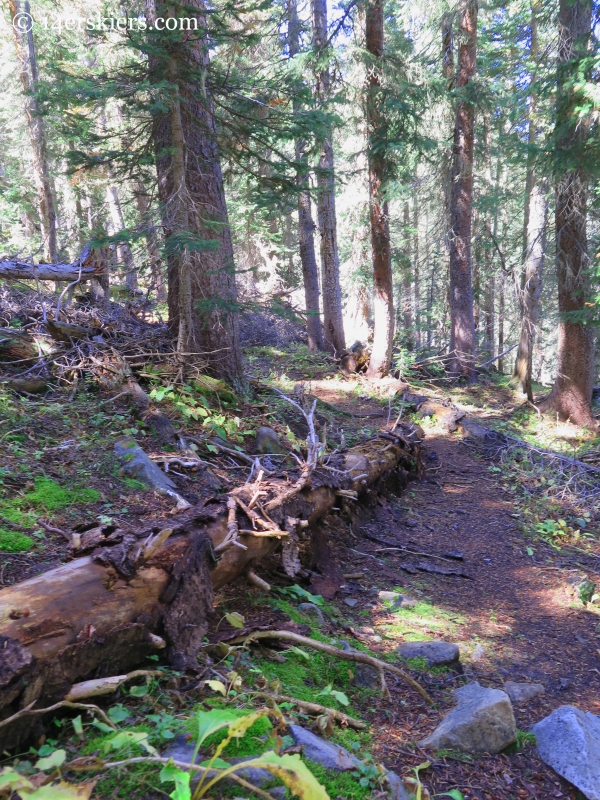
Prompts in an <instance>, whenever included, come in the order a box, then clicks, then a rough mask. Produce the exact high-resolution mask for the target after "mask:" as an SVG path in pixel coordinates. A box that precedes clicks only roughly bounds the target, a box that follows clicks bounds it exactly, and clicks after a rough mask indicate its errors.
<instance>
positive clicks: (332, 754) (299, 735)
mask: <svg viewBox="0 0 600 800" xmlns="http://www.w3.org/2000/svg"><path fill="white" fill-rule="evenodd" d="M290 733H291V734H292V736H293V737H294V742H295V743H296V744H297V745H301V746H302V754H303V755H304V757H305V758H309V759H310V760H311V761H316V762H317V764H321V766H323V767H325V768H326V769H334V770H336V771H337V772H346V771H347V770H350V769H356V765H357V764H358V763H359V762H358V759H356V758H354V757H353V756H351V755H350V753H349V752H348V751H347V750H346V749H345V748H344V747H341V746H340V745H339V744H333V742H328V741H326V740H325V739H322V738H321V737H320V736H316V735H315V734H314V733H311V732H310V731H307V730H306V728H302V727H300V725H290Z"/></svg>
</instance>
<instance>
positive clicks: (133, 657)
mask: <svg viewBox="0 0 600 800" xmlns="http://www.w3.org/2000/svg"><path fill="white" fill-rule="evenodd" d="M414 434H415V429H414V427H411V426H406V427H402V428H401V429H400V430H398V435H395V434H394V435H391V434H384V438H377V439H373V440H370V441H368V442H365V443H363V444H361V445H359V446H357V447H355V448H352V449H351V450H349V451H348V452H347V454H346V455H345V456H344V457H341V458H340V463H339V467H340V468H341V469H342V470H346V471H347V472H346V474H347V477H345V478H343V479H342V480H341V481H340V480H339V476H337V477H336V481H335V485H331V484H332V479H331V473H330V472H328V473H322V472H319V469H318V468H317V469H316V470H315V471H314V472H313V473H312V475H311V482H312V485H311V486H307V487H305V488H304V489H303V490H302V491H300V492H299V493H297V494H295V495H293V496H288V499H287V500H286V501H285V502H284V503H283V504H281V505H280V506H279V507H277V508H272V509H271V511H270V517H271V519H272V520H273V521H274V522H275V523H277V524H279V525H280V533H281V538H277V536H272V535H269V536H265V535H262V536H261V535H259V534H260V529H257V535H248V534H246V533H243V530H246V529H251V527H252V520H251V519H246V517H245V516H244V512H242V511H238V513H239V514H240V516H241V520H243V523H242V522H240V524H239V531H240V532H239V535H238V541H239V542H240V543H241V544H243V545H245V548H247V549H243V548H242V547H239V546H230V547H228V548H227V549H224V550H222V552H218V551H219V545H221V544H222V543H223V541H224V539H225V538H226V537H227V536H228V535H229V534H230V532H231V512H230V511H228V508H226V506H225V504H224V503H223V502H222V501H221V502H220V501H218V500H216V499H215V500H214V501H209V502H208V503H207V504H205V505H200V506H197V507H194V508H192V509H190V510H189V511H186V512H184V513H183V514H180V515H178V516H176V517H172V518H171V519H170V520H169V519H166V520H154V521H153V522H152V521H151V522H150V523H148V524H147V525H145V526H143V527H141V528H137V529H136V528H134V527H129V528H126V529H119V528H115V527H114V526H104V527H98V528H93V529H90V530H87V531H84V532H81V533H78V534H75V535H74V541H73V555H75V556H78V557H75V558H74V559H73V560H72V561H70V562H68V563H66V564H64V565H62V566H60V567H58V568H56V569H53V570H50V571H48V572H46V573H44V574H42V575H38V576H36V577H35V578H31V579H29V580H27V581H23V582H22V583H19V584H16V585H15V586H10V587H7V588H4V589H2V590H1V591H0V648H2V652H3V653H4V656H5V657H4V659H3V660H2V661H0V719H6V718H7V717H9V716H11V715H13V714H14V713H15V712H17V711H18V710H19V709H22V708H24V707H25V706H27V705H29V704H30V703H35V704H36V707H38V708H43V707H46V706H47V705H50V704H52V703H54V702H57V701H59V700H61V699H63V698H64V697H65V696H66V694H67V693H68V691H69V689H70V687H71V685H72V684H73V683H75V682H77V681H80V680H89V679H93V678H99V677H104V676H107V675H115V674H119V673H121V672H126V671H128V670H129V669H131V668H132V667H134V666H135V665H136V664H137V663H139V662H141V661H143V660H144V659H145V657H146V656H147V655H148V654H150V653H152V652H153V650H154V649H155V648H156V646H157V644H156V643H157V635H159V636H161V637H162V636H164V637H165V638H166V640H167V643H168V648H169V649H168V655H169V660H170V662H171V663H172V664H173V665H174V666H176V667H177V668H185V667H193V666H194V665H197V657H198V653H199V650H200V647H201V644H202V639H203V637H204V635H205V634H206V631H207V628H208V624H207V618H208V616H209V614H210V613H211V611H212V595H213V591H215V590H218V589H219V588H220V587H222V586H224V585H225V584H227V583H230V582H231V581H232V580H234V579H235V578H236V577H238V576H240V575H242V574H243V573H245V572H247V571H248V570H250V569H253V568H254V567H256V565H257V564H259V563H260V561H261V560H262V559H263V558H265V557H266V556H267V555H268V554H270V553H271V552H273V551H274V550H275V549H276V548H277V547H278V546H279V545H280V544H281V543H282V541H283V548H284V550H283V553H284V564H285V548H286V547H287V546H288V544H287V540H286V536H290V537H291V536H292V535H306V536H310V527H312V526H314V525H315V524H316V523H317V522H318V520H319V519H320V518H321V517H323V516H324V515H325V514H327V513H328V512H329V511H330V510H331V508H332V507H333V506H335V505H336V504H338V503H339V502H340V498H339V497H338V496H337V494H336V492H337V490H338V489H339V488H346V489H353V490H354V491H356V492H357V493H358V494H360V493H362V492H364V491H366V490H368V489H373V488H374V487H375V486H376V485H377V484H378V482H380V481H382V480H392V479H393V480H395V482H396V487H397V486H398V483H399V484H400V486H403V485H405V484H406V482H407V480H409V479H410V478H411V477H416V476H417V474H418V472H419V445H418V444H417V443H414V442H413V440H414ZM411 442H413V443H411ZM266 485H268V487H269V490H271V491H273V492H274V493H275V494H276V496H281V495H282V494H283V493H284V492H285V491H286V490H288V493H289V484H288V483H286V482H285V481H283V480H282V479H274V480H270V481H269V482H268V484H267V483H265V482H263V484H262V487H261V488H265V486H266ZM255 488H256V487H255V485H254V484H249V485H244V486H242V487H239V488H238V489H235V490H234V491H233V492H231V493H230V497H231V498H236V502H234V503H233V506H234V508H235V506H236V504H239V501H241V504H246V505H247V504H248V503H249V502H250V498H251V497H252V494H253V492H254V491H255ZM248 513H249V514H253V513H254V512H250V511H249V512H248ZM300 520H305V521H306V522H307V523H308V526H310V527H309V528H303V527H302V526H301V525H299V524H298V523H299V521H300ZM297 531H301V533H296V532H297ZM215 553H217V554H215ZM158 641H159V642H160V640H158ZM7 654H8V655H7ZM32 724H33V723H32V721H31V718H21V719H20V720H19V721H18V723H15V724H11V725H10V726H5V727H4V728H3V727H0V747H1V748H2V750H4V749H6V748H13V747H16V746H18V745H19V743H20V742H22V741H23V740H24V739H25V738H26V737H27V736H28V734H29V733H30V732H31V729H32Z"/></svg>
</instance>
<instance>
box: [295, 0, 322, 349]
mask: <svg viewBox="0 0 600 800" xmlns="http://www.w3.org/2000/svg"><path fill="white" fill-rule="evenodd" d="M288 50H289V54H290V58H294V56H296V55H298V53H299V52H300V21H299V19H298V5H297V2H296V0H288ZM293 109H294V114H298V113H299V112H300V103H299V101H298V100H297V99H296V98H294V101H293ZM296 161H297V163H298V165H299V166H298V167H297V171H296V182H297V184H298V188H299V191H298V244H299V250H300V262H301V264H302V281H303V283H304V302H305V306H306V332H307V334H308V349H309V350H312V351H313V352H314V351H317V350H323V348H324V344H323V331H322V328H321V317H320V313H319V271H318V267H317V258H316V255H315V239H314V231H315V223H314V222H313V218H312V212H311V202H310V187H309V169H308V159H307V157H306V153H305V143H304V141H302V140H301V139H300V140H298V141H297V142H296Z"/></svg>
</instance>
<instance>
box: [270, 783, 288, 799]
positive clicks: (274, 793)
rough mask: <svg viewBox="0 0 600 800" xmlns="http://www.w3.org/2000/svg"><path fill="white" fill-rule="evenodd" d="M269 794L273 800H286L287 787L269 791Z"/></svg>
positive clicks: (276, 787)
mask: <svg viewBox="0 0 600 800" xmlns="http://www.w3.org/2000/svg"><path fill="white" fill-rule="evenodd" d="M268 793H269V794H270V795H271V797H272V798H273V800H285V798H286V797H287V789H286V788H285V786H275V787H274V788H273V789H269V790H268Z"/></svg>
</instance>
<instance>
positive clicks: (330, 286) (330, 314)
mask: <svg viewBox="0 0 600 800" xmlns="http://www.w3.org/2000/svg"><path fill="white" fill-rule="evenodd" d="M311 7H312V25H313V46H314V49H315V55H316V58H317V59H318V65H317V76H316V77H317V85H316V95H317V100H318V102H319V104H320V105H321V106H324V105H325V104H326V102H327V101H328V100H329V96H330V91H331V75H330V71H329V63H328V61H327V47H328V44H327V39H328V31H327V0H311ZM320 146H321V152H320V155H319V168H318V170H317V192H318V196H317V219H318V222H319V233H320V237H321V292H322V296H323V335H324V340H325V347H326V348H327V349H328V350H330V351H331V352H334V353H338V354H339V353H341V352H342V351H343V350H345V349H346V342H345V337H344V320H343V317H342V293H341V289H340V265H339V256H338V244H337V219H336V211H335V173H334V159H333V132H332V130H331V126H329V125H328V126H327V130H326V132H325V136H324V137H323V140H322V141H321V142H320Z"/></svg>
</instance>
